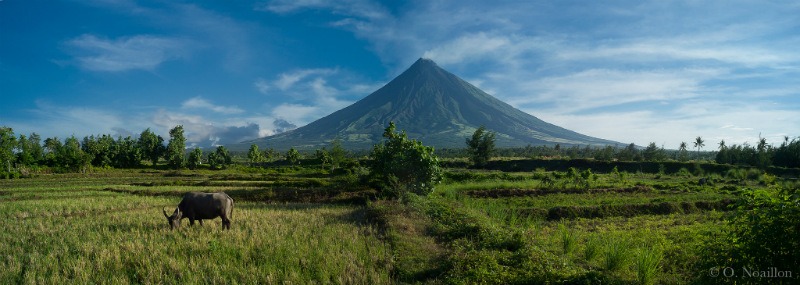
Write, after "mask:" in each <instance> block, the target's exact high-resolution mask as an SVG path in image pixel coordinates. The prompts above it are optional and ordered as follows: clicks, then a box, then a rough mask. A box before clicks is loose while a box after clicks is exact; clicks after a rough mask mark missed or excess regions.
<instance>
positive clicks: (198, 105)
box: [181, 97, 244, 114]
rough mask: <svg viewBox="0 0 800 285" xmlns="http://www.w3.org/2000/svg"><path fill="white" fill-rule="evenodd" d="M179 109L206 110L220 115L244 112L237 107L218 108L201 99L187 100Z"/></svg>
mask: <svg viewBox="0 0 800 285" xmlns="http://www.w3.org/2000/svg"><path fill="white" fill-rule="evenodd" d="M181 108H183V109H206V110H211V111H214V112H216V113H221V114H240V113H243V112H244V110H242V109H240V108H239V107H236V106H219V105H214V104H211V102H209V101H208V100H206V99H203V98H201V97H194V98H191V99H189V100H186V101H184V102H183V104H181Z"/></svg>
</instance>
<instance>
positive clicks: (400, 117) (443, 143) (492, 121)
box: [242, 58, 619, 150]
mask: <svg viewBox="0 0 800 285" xmlns="http://www.w3.org/2000/svg"><path fill="white" fill-rule="evenodd" d="M392 121H393V122H394V123H395V124H396V125H397V129H398V130H405V131H406V133H407V134H408V137H409V138H412V139H417V140H419V141H421V142H422V143H423V144H425V145H430V146H434V147H436V148H437V149H441V148H464V147H466V145H465V143H464V140H465V138H467V137H470V136H471V135H472V133H473V132H474V131H475V130H476V129H477V128H479V127H480V126H485V127H486V128H487V129H488V130H489V131H493V132H495V133H496V134H497V135H496V143H495V144H496V145H497V146H498V147H524V146H526V145H529V144H530V145H554V144H561V145H564V146H572V145H595V146H601V145H617V144H619V143H618V142H614V141H610V140H604V139H599V138H595V137H590V136H587V135H583V134H579V133H577V132H574V131H570V130H567V129H564V128H561V127H558V126H556V125H553V124H550V123H547V122H545V121H542V120H540V119H539V118H536V117H534V116H532V115H530V114H528V113H525V112H523V111H520V110H518V109H516V108H514V107H512V106H511V105H508V104H506V103H504V102H503V101H500V100H498V99H497V98H494V97H492V96H491V95H489V94H487V93H486V92H483V91H482V90H480V89H478V88H477V87H475V86H473V85H472V84H469V83H467V82H466V81H464V80H463V79H461V78H459V77H458V76H455V75H453V74H452V73H450V72H447V71H446V70H444V69H442V68H441V67H439V66H438V65H436V63H434V62H433V61H432V60H430V59H424V58H421V59H419V60H417V61H416V62H415V63H414V64H413V65H411V67H409V68H408V70H406V71H404V72H403V73H402V74H400V75H399V76H397V77H396V78H395V79H394V80H392V81H391V82H389V83H388V84H386V85H385V86H383V87H382V88H380V89H378V90H377V91H375V92H373V93H372V94H370V95H369V96H367V97H365V98H364V99H361V100H359V101H358V102H355V103H353V104H352V105H350V106H348V107H345V108H344V109H341V110H339V111H336V112H334V113H332V114H330V115H328V116H325V117H323V118H321V119H319V120H316V121H314V122H312V123H310V124H308V125H305V126H303V127H300V128H297V129H294V130H291V131H287V132H284V133H280V134H276V135H272V136H268V137H264V138H259V139H256V140H252V141H246V142H242V144H244V145H247V146H249V145H250V144H257V145H258V146H259V147H261V148H265V147H271V148H274V149H277V150H286V149H289V148H290V147H294V148H296V149H301V150H302V149H305V150H309V149H319V148H322V147H324V146H329V145H330V141H331V140H333V139H336V138H338V139H340V140H341V142H342V145H343V146H344V147H345V148H347V149H369V148H371V147H372V145H374V144H376V143H379V142H380V141H381V140H382V139H383V137H382V134H383V131H384V129H385V128H386V126H388V125H389V122H392ZM244 147H245V148H246V146H244Z"/></svg>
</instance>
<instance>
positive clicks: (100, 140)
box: [81, 135, 116, 167]
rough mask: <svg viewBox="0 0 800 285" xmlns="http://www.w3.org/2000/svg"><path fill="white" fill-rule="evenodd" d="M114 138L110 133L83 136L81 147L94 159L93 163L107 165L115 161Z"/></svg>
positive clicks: (101, 165)
mask: <svg viewBox="0 0 800 285" xmlns="http://www.w3.org/2000/svg"><path fill="white" fill-rule="evenodd" d="M115 143H116V142H115V141H114V138H112V137H111V136H110V135H102V136H98V137H95V136H94V135H92V136H88V137H83V143H82V144H81V149H82V150H83V151H84V152H85V153H86V154H88V155H89V156H90V157H91V159H92V165H94V166H99V167H105V166H111V165H112V164H114V163H115V161H114V160H115V159H116V158H115V156H116V153H114V151H115V149H113V147H114V144H115Z"/></svg>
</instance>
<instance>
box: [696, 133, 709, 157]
mask: <svg viewBox="0 0 800 285" xmlns="http://www.w3.org/2000/svg"><path fill="white" fill-rule="evenodd" d="M704 146H706V145H705V141H703V138H702V137H697V138H695V139H694V147H696V148H697V155H698V158H699V155H700V149H702V148H703V147H704Z"/></svg>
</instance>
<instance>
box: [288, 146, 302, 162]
mask: <svg viewBox="0 0 800 285" xmlns="http://www.w3.org/2000/svg"><path fill="white" fill-rule="evenodd" d="M286 161H288V162H289V164H291V165H295V164H298V163H300V152H298V151H297V150H296V149H294V147H292V148H290V149H289V151H287V152H286Z"/></svg>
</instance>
